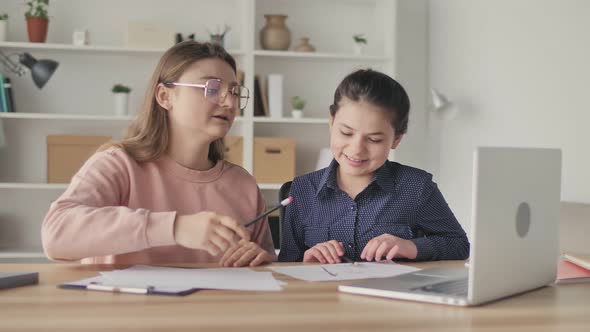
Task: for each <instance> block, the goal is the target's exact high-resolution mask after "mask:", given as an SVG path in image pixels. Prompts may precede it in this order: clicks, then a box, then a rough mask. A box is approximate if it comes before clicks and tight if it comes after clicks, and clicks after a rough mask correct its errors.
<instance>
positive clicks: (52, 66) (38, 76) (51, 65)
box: [20, 53, 59, 89]
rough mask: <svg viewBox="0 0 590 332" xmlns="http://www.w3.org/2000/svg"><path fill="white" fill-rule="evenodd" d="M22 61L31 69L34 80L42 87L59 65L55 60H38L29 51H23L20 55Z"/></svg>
mask: <svg viewBox="0 0 590 332" xmlns="http://www.w3.org/2000/svg"><path fill="white" fill-rule="evenodd" d="M20 63H22V64H23V65H24V66H25V67H27V68H29V69H30V70H31V76H33V82H35V85H36V86H37V87H38V88H39V89H41V88H43V86H45V83H47V81H49V79H50V78H51V75H53V72H55V70H56V69H57V66H58V65H59V63H58V62H56V61H53V60H47V59H43V60H37V59H35V58H34V57H33V56H32V55H30V54H29V53H23V54H21V55H20Z"/></svg>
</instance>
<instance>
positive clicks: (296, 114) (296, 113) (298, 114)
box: [291, 110, 303, 119]
mask: <svg viewBox="0 0 590 332" xmlns="http://www.w3.org/2000/svg"><path fill="white" fill-rule="evenodd" d="M291 116H292V117H293V118H295V119H301V118H302V117H303V110H291Z"/></svg>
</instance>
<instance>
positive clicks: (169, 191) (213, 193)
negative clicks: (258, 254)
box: [42, 149, 276, 264]
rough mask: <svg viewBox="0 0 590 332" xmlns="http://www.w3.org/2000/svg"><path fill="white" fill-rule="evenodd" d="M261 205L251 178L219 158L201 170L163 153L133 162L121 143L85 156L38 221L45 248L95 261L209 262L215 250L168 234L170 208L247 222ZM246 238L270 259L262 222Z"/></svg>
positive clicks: (52, 254) (53, 254) (64, 257)
mask: <svg viewBox="0 0 590 332" xmlns="http://www.w3.org/2000/svg"><path fill="white" fill-rule="evenodd" d="M264 209H265V203H264V200H263V198H262V195H261V193H260V190H259V189H258V186H257V185H256V182H255V180H254V177H252V176H251V175H250V174H249V173H248V172H246V171H245V170H244V169H243V168H241V167H239V166H236V165H233V164H230V163H228V162H226V161H219V162H218V163H217V164H216V165H215V166H214V167H213V168H211V169H210V170H207V171H195V170H191V169H188V168H185V167H183V166H181V165H179V164H178V163H176V162H175V161H174V160H172V159H171V158H169V157H167V156H163V157H161V158H159V159H158V160H155V161H152V162H147V163H137V162H136V161H135V160H134V159H132V158H131V157H130V156H128V155H127V154H126V153H125V152H124V151H123V150H122V149H109V150H106V151H102V152H98V153H96V154H95V155H94V156H92V157H91V158H90V159H89V160H88V161H87V162H86V164H84V166H82V168H81V169H80V170H79V171H78V173H77V174H76V175H75V176H74V177H73V178H72V182H71V184H70V185H69V187H68V189H67V190H66V191H65V192H64V193H63V195H61V197H59V198H58V199H57V200H56V201H55V202H53V203H52V204H51V206H50V208H49V212H48V213H47V216H45V220H44V221H43V227H42V239H43V248H44V250H45V254H46V255H47V256H48V257H49V258H50V259H53V260H60V261H75V260H80V259H82V262H83V263H94V264H111V263H113V264H114V263H120V264H154V263H211V262H218V261H219V259H220V258H221V255H222V254H220V255H218V256H211V255H209V254H208V253H207V252H206V251H204V250H196V249H188V248H185V247H182V246H179V245H177V244H176V242H175V241H174V234H173V229H174V219H175V218H176V215H177V214H178V215H184V214H193V213H197V212H200V211H214V212H218V213H220V214H224V215H228V216H230V217H232V218H234V219H236V220H237V221H239V222H242V223H244V224H245V223H246V222H248V221H249V220H250V219H253V218H254V217H255V216H257V215H258V214H260V213H262V212H263V211H264ZM250 231H251V234H252V235H251V241H254V242H256V243H257V244H259V245H260V246H261V247H262V248H263V249H265V250H266V251H268V252H269V254H271V256H272V257H273V258H274V257H276V256H275V252H274V247H273V243H272V238H271V235H270V230H269V227H268V223H267V222H266V221H260V222H258V223H256V224H254V225H253V226H251V227H250Z"/></svg>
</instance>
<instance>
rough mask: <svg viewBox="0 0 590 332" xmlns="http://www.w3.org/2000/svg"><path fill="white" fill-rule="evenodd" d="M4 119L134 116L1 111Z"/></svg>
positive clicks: (80, 118) (116, 118)
mask: <svg viewBox="0 0 590 332" xmlns="http://www.w3.org/2000/svg"><path fill="white" fill-rule="evenodd" d="M0 118H4V119H29V120H100V121H129V120H131V119H132V116H115V115H91V114H64V113H20V112H15V113H0Z"/></svg>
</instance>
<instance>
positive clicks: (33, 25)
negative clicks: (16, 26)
mask: <svg viewBox="0 0 590 332" xmlns="http://www.w3.org/2000/svg"><path fill="white" fill-rule="evenodd" d="M48 27H49V20H48V19H46V18H41V17H30V18H27V32H28V34H29V41H30V42H31V43H44V42H45V40H46V39H47V29H48Z"/></svg>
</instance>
